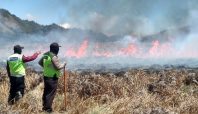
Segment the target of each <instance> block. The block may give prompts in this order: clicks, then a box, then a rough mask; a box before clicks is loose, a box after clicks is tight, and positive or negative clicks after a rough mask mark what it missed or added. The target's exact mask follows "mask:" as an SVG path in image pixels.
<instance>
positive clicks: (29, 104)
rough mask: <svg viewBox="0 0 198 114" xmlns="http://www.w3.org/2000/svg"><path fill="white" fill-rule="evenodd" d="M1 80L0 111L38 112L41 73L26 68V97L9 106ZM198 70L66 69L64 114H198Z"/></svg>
mask: <svg viewBox="0 0 198 114" xmlns="http://www.w3.org/2000/svg"><path fill="white" fill-rule="evenodd" d="M0 73H1V79H0V89H1V91H0V93H1V97H0V101H1V102H0V113H41V109H42V99H41V97H42V92H43V82H42V75H41V73H38V72H35V71H32V70H28V71H27V74H28V75H27V76H26V94H25V96H24V97H23V99H21V100H20V101H19V102H18V103H17V104H16V105H14V106H12V107H11V106H9V105H8V104H7V97H8V91H9V86H8V85H9V80H8V78H7V76H6V72H5V70H4V69H1V72H0ZM197 81H198V70H197V69H191V70H189V69H185V68H183V69H169V70H163V69H162V70H159V71H156V70H152V69H146V70H145V69H131V70H128V71H119V72H95V71H68V77H67V82H68V83H67V85H68V86H67V111H66V112H65V113H68V114H82V113H84V114H92V113H97V114H123V113H125V114H131V113H135V114H139V113H145V114H169V113H170V114H172V113H179V114H197V113H198V102H197V101H198V89H197V87H198V83H197ZM63 90H64V86H63V78H62V77H61V78H60V80H59V85H58V91H57V95H56V98H55V100H54V105H53V108H54V111H55V113H64V111H63V109H64V93H63Z"/></svg>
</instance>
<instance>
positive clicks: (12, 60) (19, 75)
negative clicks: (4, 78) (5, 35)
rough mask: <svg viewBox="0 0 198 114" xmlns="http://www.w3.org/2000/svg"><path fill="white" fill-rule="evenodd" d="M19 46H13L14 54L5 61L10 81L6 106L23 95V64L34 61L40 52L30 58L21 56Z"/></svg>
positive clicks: (20, 47)
mask: <svg viewBox="0 0 198 114" xmlns="http://www.w3.org/2000/svg"><path fill="white" fill-rule="evenodd" d="M23 48H24V47H22V46H20V45H15V46H14V54H12V55H11V56H9V57H8V59H7V67H6V69H7V73H8V76H9V79H10V92H9V97H8V104H10V105H12V104H14V102H16V101H18V100H19V99H20V98H21V97H23V95H24V89H25V83H24V76H25V75H26V73H25V63H26V62H30V61H33V60H35V59H36V58H37V57H38V55H39V54H40V52H36V53H34V54H33V55H32V56H24V55H22V49H23Z"/></svg>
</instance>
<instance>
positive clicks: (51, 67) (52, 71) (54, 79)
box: [39, 43, 66, 112]
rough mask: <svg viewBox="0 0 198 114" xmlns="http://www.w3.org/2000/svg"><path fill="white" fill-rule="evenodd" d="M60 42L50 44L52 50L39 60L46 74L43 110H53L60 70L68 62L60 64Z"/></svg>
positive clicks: (44, 74)
mask: <svg viewBox="0 0 198 114" xmlns="http://www.w3.org/2000/svg"><path fill="white" fill-rule="evenodd" d="M59 47H61V46H59V45H58V43H52V44H51V45H50V51H48V52H46V53H45V54H44V55H43V57H42V58H41V59H40V61H39V65H40V66H41V67H43V76H44V92H43V97H42V100H43V111H46V112H52V103H53V100H54V97H55V94H56V89H57V84H58V78H59V77H60V70H61V69H63V68H64V67H65V66H66V63H64V64H60V62H59V59H58V56H57V55H58V52H59Z"/></svg>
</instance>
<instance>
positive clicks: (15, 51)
mask: <svg viewBox="0 0 198 114" xmlns="http://www.w3.org/2000/svg"><path fill="white" fill-rule="evenodd" d="M22 49H24V47H22V46H20V45H15V46H14V53H18V54H21V52H22Z"/></svg>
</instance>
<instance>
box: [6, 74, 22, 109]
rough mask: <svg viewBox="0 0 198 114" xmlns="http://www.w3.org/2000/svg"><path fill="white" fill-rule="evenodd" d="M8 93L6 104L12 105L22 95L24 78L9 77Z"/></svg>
mask: <svg viewBox="0 0 198 114" xmlns="http://www.w3.org/2000/svg"><path fill="white" fill-rule="evenodd" d="M9 78H10V92H9V97H8V103H9V104H11V105H12V104H14V102H16V101H18V100H19V99H20V98H21V97H22V96H23V95H24V89H25V83H24V76H22V77H13V76H10V77H9Z"/></svg>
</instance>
